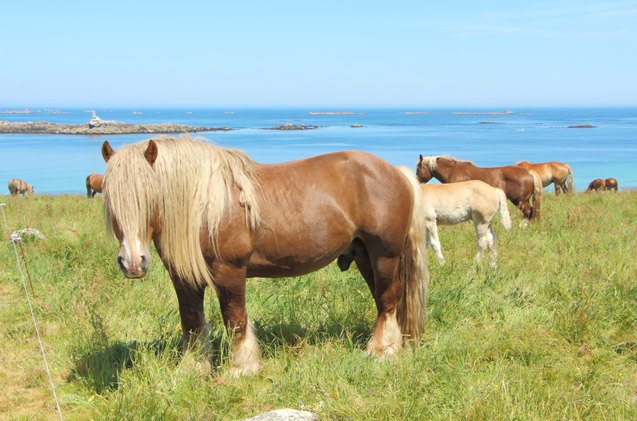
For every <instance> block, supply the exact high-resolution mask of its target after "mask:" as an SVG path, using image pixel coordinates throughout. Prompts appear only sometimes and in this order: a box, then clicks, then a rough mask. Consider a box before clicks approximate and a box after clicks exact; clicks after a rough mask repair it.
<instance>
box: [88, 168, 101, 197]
mask: <svg viewBox="0 0 637 421" xmlns="http://www.w3.org/2000/svg"><path fill="white" fill-rule="evenodd" d="M103 182H104V176H103V175H102V174H96V173H93V174H89V175H88V176H87V177H86V197H88V198H93V197H95V195H96V194H97V193H101V192H102V183H103Z"/></svg>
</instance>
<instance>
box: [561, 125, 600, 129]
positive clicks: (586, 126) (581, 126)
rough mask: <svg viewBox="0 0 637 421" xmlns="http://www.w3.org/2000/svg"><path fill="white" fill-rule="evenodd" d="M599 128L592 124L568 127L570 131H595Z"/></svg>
mask: <svg viewBox="0 0 637 421" xmlns="http://www.w3.org/2000/svg"><path fill="white" fill-rule="evenodd" d="M595 127H597V126H593V125H592V124H575V125H573V126H568V128H569V129H594V128H595Z"/></svg>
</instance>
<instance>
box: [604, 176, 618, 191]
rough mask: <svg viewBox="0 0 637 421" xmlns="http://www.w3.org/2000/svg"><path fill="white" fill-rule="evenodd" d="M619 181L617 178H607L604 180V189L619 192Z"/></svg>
mask: <svg viewBox="0 0 637 421" xmlns="http://www.w3.org/2000/svg"><path fill="white" fill-rule="evenodd" d="M617 186H618V184H617V179H615V178H612V177H611V178H607V179H606V180H604V188H605V189H606V190H615V191H617Z"/></svg>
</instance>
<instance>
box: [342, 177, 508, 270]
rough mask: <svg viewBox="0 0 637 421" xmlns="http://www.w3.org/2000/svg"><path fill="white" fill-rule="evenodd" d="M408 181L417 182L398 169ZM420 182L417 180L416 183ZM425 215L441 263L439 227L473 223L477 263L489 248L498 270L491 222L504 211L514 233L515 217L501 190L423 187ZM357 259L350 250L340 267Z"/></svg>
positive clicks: (465, 184)
mask: <svg viewBox="0 0 637 421" xmlns="http://www.w3.org/2000/svg"><path fill="white" fill-rule="evenodd" d="M398 169H400V170H401V171H402V172H403V174H405V176H407V177H411V178H414V179H416V175H415V174H414V172H413V171H412V170H411V169H409V168H407V167H398ZM416 180H417V179H416ZM420 192H421V194H422V206H423V212H422V213H423V215H424V218H425V229H426V233H427V244H428V245H429V246H431V248H432V249H433V250H434V252H435V253H436V257H437V258H438V262H440V264H444V263H445V258H444V256H443V255H442V250H441V247H440V240H439V239H438V224H443V225H455V224H459V223H461V222H465V221H468V220H472V221H473V224H474V226H475V229H476V236H477V246H478V252H477V254H476V261H477V262H480V261H481V260H482V253H483V252H484V251H485V250H486V249H487V248H488V249H489V251H490V253H491V261H490V265H491V267H495V266H496V260H497V251H496V248H495V239H496V235H495V230H494V229H493V226H492V225H491V220H492V219H493V217H494V216H495V214H496V213H497V212H498V210H499V211H500V218H501V219H502V225H503V226H504V228H505V229H507V230H508V229H511V217H510V215H509V208H508V207H507V203H506V200H507V198H506V195H505V194H504V192H503V191H502V190H500V189H496V188H495V187H491V186H490V185H488V184H487V183H485V182H483V181H479V180H470V181H460V182H458V183H450V184H421V185H420ZM353 259H354V250H351V249H350V250H347V251H346V252H345V253H343V254H342V255H340V256H339V258H338V260H337V264H338V267H339V268H340V269H341V270H342V271H345V270H347V269H349V266H350V264H351V262H352V260H353Z"/></svg>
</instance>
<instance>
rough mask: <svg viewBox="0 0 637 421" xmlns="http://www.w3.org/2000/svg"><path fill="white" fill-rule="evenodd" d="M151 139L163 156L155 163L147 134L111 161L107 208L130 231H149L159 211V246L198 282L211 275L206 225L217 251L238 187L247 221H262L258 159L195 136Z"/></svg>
mask: <svg viewBox="0 0 637 421" xmlns="http://www.w3.org/2000/svg"><path fill="white" fill-rule="evenodd" d="M153 140H154V141H155V143H156V144H157V148H158V155H157V159H156V161H155V162H154V164H153V166H152V167H151V165H150V164H149V163H148V162H147V161H146V159H145V157H144V151H145V150H146V147H147V145H148V142H147V141H145V142H140V143H136V144H133V145H129V146H127V147H124V148H122V149H121V150H120V151H118V152H117V153H115V154H114V155H113V157H112V158H111V160H109V162H108V165H107V171H106V175H105V180H104V185H105V189H104V203H105V208H106V214H107V215H108V216H109V217H114V219H115V220H116V221H117V222H118V224H122V223H123V224H124V225H125V226H126V227H127V228H126V229H128V230H129V231H131V233H132V234H137V233H133V232H132V229H133V228H134V226H135V225H137V229H138V230H139V232H140V234H143V233H144V232H147V231H144V230H145V228H143V227H148V225H149V223H150V221H151V218H152V217H153V215H154V213H155V212H159V217H160V223H161V234H160V235H159V236H158V240H159V245H160V248H161V253H162V257H163V258H164V260H166V261H167V262H168V263H169V265H170V267H171V270H173V271H175V272H176V273H177V275H179V276H180V277H181V278H182V279H184V280H185V281H187V282H191V283H193V284H202V283H204V282H210V281H211V275H210V272H209V269H208V265H207V264H206V261H205V258H204V256H203V251H202V247H201V243H200V232H201V229H202V227H205V228H206V229H207V231H208V234H209V241H210V244H211V245H212V249H213V251H214V253H215V255H216V257H219V251H218V247H217V237H218V232H219V227H220V225H221V223H222V220H223V218H224V216H225V214H226V211H227V210H228V208H229V207H231V206H232V205H233V201H232V192H233V189H234V188H235V187H236V188H237V189H239V191H240V202H241V203H240V204H241V205H242V206H243V207H244V209H245V217H246V220H247V222H248V226H249V227H250V228H251V229H255V228H256V226H257V225H258V223H259V206H258V203H257V194H256V190H257V183H256V181H255V177H254V173H253V166H254V163H253V161H252V160H251V159H250V158H249V157H248V156H247V155H246V154H245V153H243V152H242V151H239V150H234V149H226V148H220V147H217V146H213V145H211V144H208V143H204V142H201V141H197V140H195V139H191V138H178V139H173V138H160V139H153ZM234 205H238V204H234ZM140 226H142V228H141V230H140ZM122 231H124V228H123V227H122Z"/></svg>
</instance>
